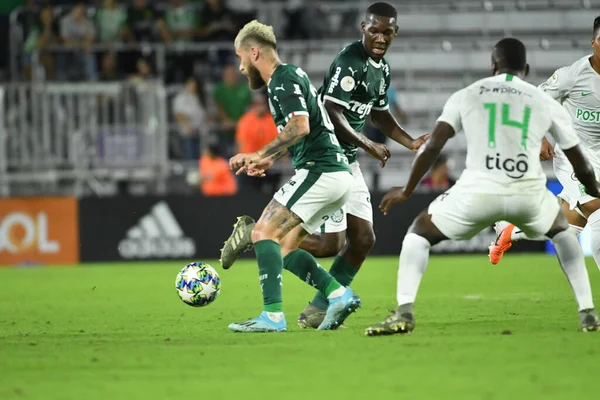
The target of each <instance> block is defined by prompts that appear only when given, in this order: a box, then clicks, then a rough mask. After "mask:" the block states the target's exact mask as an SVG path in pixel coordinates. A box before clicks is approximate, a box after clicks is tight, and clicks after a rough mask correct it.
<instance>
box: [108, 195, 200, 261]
mask: <svg viewBox="0 0 600 400" xmlns="http://www.w3.org/2000/svg"><path fill="white" fill-rule="evenodd" d="M118 250H119V255H120V256H121V257H123V258H125V259H133V258H140V259H145V258H179V257H193V256H194V254H196V243H195V242H194V240H192V239H191V238H189V237H186V236H185V234H184V232H183V230H181V226H179V223H178V222H177V220H176V219H175V216H174V215H173V212H172V211H171V209H170V208H169V205H168V204H167V203H166V202H164V201H161V202H159V203H158V204H156V205H155V206H154V207H152V210H151V211H150V213H148V214H147V215H145V216H143V217H142V218H140V220H139V222H138V223H137V225H135V226H134V227H132V228H131V229H129V230H128V231H127V237H126V238H125V239H123V240H121V241H120V242H119V249H118Z"/></svg>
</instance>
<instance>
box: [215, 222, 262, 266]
mask: <svg viewBox="0 0 600 400" xmlns="http://www.w3.org/2000/svg"><path fill="white" fill-rule="evenodd" d="M254 225H256V222H254V220H253V219H252V218H251V217H249V216H247V215H243V216H241V217H238V219H237V222H236V223H235V224H234V225H233V232H231V236H229V238H228V239H227V240H226V241H225V245H224V246H223V248H222V249H221V258H219V262H220V263H221V265H222V266H223V269H229V268H231V266H232V265H233V263H234V262H235V260H237V259H238V257H239V256H240V254H242V253H243V252H245V251H249V250H252V237H251V236H252V229H254Z"/></svg>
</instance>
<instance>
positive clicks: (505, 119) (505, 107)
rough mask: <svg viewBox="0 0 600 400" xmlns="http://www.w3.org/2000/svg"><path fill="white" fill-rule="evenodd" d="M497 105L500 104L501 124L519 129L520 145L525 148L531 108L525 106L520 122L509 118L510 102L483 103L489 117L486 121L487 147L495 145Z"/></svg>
mask: <svg viewBox="0 0 600 400" xmlns="http://www.w3.org/2000/svg"><path fill="white" fill-rule="evenodd" d="M498 106H501V112H502V114H501V125H502V126H508V127H512V128H516V129H519V130H520V131H521V147H522V148H523V150H526V149H527V134H528V132H529V120H530V118H531V108H529V107H527V106H525V108H524V109H523V120H522V121H521V122H519V121H515V120H512V119H510V114H511V113H510V104H506V103H501V104H498V103H484V104H483V108H485V109H486V110H488V111H489V114H490V118H489V122H488V147H490V148H495V147H496V127H497V124H496V122H497V121H496V117H497V115H498Z"/></svg>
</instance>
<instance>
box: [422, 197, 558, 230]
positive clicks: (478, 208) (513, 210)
mask: <svg viewBox="0 0 600 400" xmlns="http://www.w3.org/2000/svg"><path fill="white" fill-rule="evenodd" d="M559 212H560V205H559V204H558V201H557V199H556V197H555V196H554V195H553V194H552V192H550V191H549V190H547V189H544V190H541V191H539V192H537V193H532V194H523V195H505V196H499V195H496V194H482V193H461V191H460V188H459V187H457V186H454V187H453V188H451V189H450V190H448V191H447V192H446V193H443V194H441V195H440V196H438V197H437V198H436V199H435V200H434V201H433V202H432V203H431V204H430V205H429V210H428V213H429V214H430V215H431V220H432V222H433V224H434V225H435V226H436V227H437V228H438V229H439V230H440V232H442V233H443V234H444V235H445V236H446V237H448V238H449V239H455V240H464V239H470V238H472V237H473V236H475V235H476V234H478V233H479V232H481V231H482V230H483V229H485V228H486V227H488V226H490V225H492V224H493V223H495V222H496V221H508V222H510V223H512V224H514V225H516V226H518V227H519V229H521V230H522V231H523V232H525V234H526V235H527V236H529V237H535V236H540V235H545V234H546V233H547V232H548V231H549V230H550V228H551V227H552V224H553V223H554V220H555V219H556V216H557V215H558V213H559Z"/></svg>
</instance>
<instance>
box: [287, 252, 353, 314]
mask: <svg viewBox="0 0 600 400" xmlns="http://www.w3.org/2000/svg"><path fill="white" fill-rule="evenodd" d="M283 268H285V269H287V270H288V271H290V272H291V273H292V274H294V275H296V276H297V277H298V278H300V279H301V280H303V281H304V282H306V283H308V284H309V285H311V286H312V287H314V288H316V289H317V290H318V291H319V292H318V293H319V294H321V295H322V296H323V297H324V298H325V301H327V296H328V295H329V294H330V293H331V292H333V291H334V290H336V289H339V288H340V287H341V286H342V285H340V284H339V283H338V282H337V281H336V280H335V279H333V277H332V276H331V275H330V274H329V272H327V271H326V270H325V268H323V267H321V266H320V265H319V263H317V260H316V259H315V258H314V257H313V256H312V255H311V254H310V253H308V252H306V251H304V250H302V249H296V250H294V251H292V252H291V253H290V254H288V255H287V256H285V257H284V259H283ZM327 303H328V304H329V302H327ZM325 308H327V306H325Z"/></svg>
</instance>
